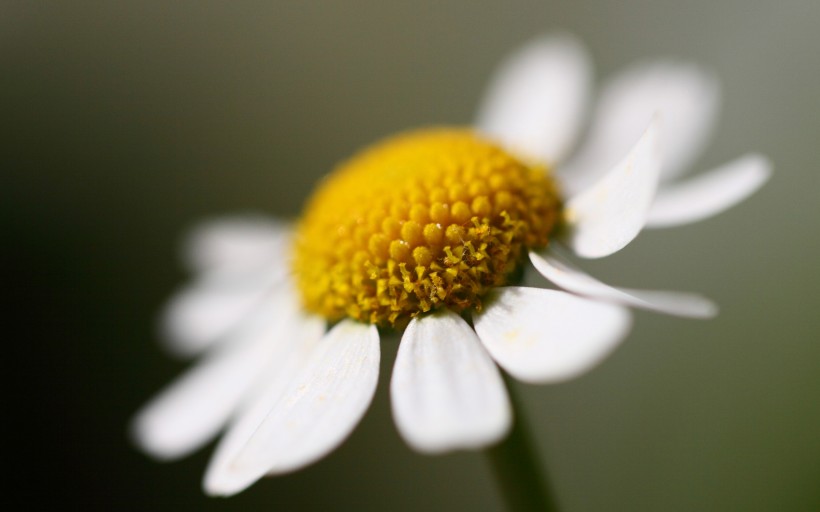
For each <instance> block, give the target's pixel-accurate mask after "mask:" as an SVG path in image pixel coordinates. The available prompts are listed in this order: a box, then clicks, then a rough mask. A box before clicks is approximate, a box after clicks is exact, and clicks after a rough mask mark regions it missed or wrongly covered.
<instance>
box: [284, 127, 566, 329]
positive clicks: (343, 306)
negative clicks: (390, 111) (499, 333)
mask: <svg viewBox="0 0 820 512" xmlns="http://www.w3.org/2000/svg"><path fill="white" fill-rule="evenodd" d="M559 211H560V201H559V198H558V194H557V192H556V187H555V183H554V182H553V180H552V179H551V178H550V177H549V175H548V173H547V169H545V168H540V167H532V166H527V165H525V164H524V163H522V162H521V161H519V160H518V159H516V158H515V157H514V156H512V155H510V154H509V153H507V152H505V151H504V150H503V149H501V148H499V147H498V146H497V145H495V144H493V143H491V142H488V141H486V140H484V139H482V138H480V137H479V136H478V135H477V134H475V133H474V132H472V131H469V130H466V129H435V130H423V131H417V132H410V133H406V134H402V135H398V136H396V137H393V138H389V139H387V140H385V141H382V142H379V143H377V144H375V145H374V146H372V147H370V148H368V149H366V150H364V151H362V152H360V153H359V154H357V155H355V156H354V157H353V158H351V159H350V160H348V161H347V162H344V163H342V164H341V165H340V166H339V167H338V168H337V169H336V170H335V171H334V172H333V173H332V174H330V175H329V176H328V177H327V178H326V179H325V180H324V181H323V182H322V183H321V184H320V186H319V188H318V190H317V191H316V192H315V194H314V195H313V197H312V198H311V200H310V201H309V202H308V205H307V208H306V210H305V214H304V216H303V218H302V220H301V222H300V224H299V226H298V229H297V236H296V244H295V257H294V261H293V265H294V272H295V276H296V281H297V283H298V288H299V290H300V291H301V295H302V300H303V303H304V305H305V307H306V308H307V309H308V310H310V311H313V312H315V313H318V314H320V315H322V316H324V317H326V318H327V319H329V320H331V321H333V320H338V319H341V318H343V317H345V316H347V317H351V318H354V319H356V320H361V321H364V322H370V323H373V324H377V325H382V326H386V325H392V326H397V327H401V326H403V325H405V324H406V323H407V322H408V321H409V320H410V319H411V318H413V317H415V316H417V315H419V314H421V313H424V312H427V311H431V310H434V309H437V308H442V307H447V308H450V309H452V310H454V311H457V312H461V311H462V310H464V309H466V308H474V309H477V310H480V309H481V297H482V296H483V295H484V294H485V293H486V292H487V291H488V290H489V289H490V288H492V287H494V286H499V285H502V284H504V283H505V282H506V281H507V279H508V277H509V276H510V274H511V273H512V272H513V271H514V270H515V269H516V266H517V264H518V263H519V262H520V261H521V258H522V256H523V254H524V252H525V251H524V249H526V248H536V247H543V246H545V245H546V244H547V242H548V235H549V234H550V232H551V231H552V229H553V227H554V226H555V224H556V219H557V218H558V214H559Z"/></svg>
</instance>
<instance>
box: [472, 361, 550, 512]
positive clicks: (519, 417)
mask: <svg viewBox="0 0 820 512" xmlns="http://www.w3.org/2000/svg"><path fill="white" fill-rule="evenodd" d="M504 380H505V381H506V384H507V389H508V390H509V395H510V403H511V405H512V409H513V425H512V428H511V429H510V433H509V435H508V436H507V437H506V438H505V439H504V440H502V441H501V442H500V443H498V444H496V445H494V446H490V447H489V448H487V449H486V450H485V452H484V453H485V454H486V456H487V460H488V461H489V463H490V466H491V468H492V472H493V475H494V477H495V480H496V482H497V485H498V488H499V491H500V492H501V494H502V495H503V497H504V502H505V503H506V505H507V508H508V509H509V510H511V511H515V512H518V511H533V510H539V511H550V512H557V510H558V507H557V505H556V503H555V500H554V497H553V494H552V490H551V489H550V486H549V482H548V481H547V473H546V472H545V471H544V469H543V468H542V466H541V464H540V462H539V459H538V454H537V453H536V450H535V445H534V443H533V439H532V436H531V435H530V432H529V429H528V428H527V425H526V418H525V417H524V414H523V411H522V407H521V402H520V400H519V399H518V397H517V396H516V392H515V388H514V385H513V383H512V382H511V379H510V378H509V376H507V375H506V373H505V374H504Z"/></svg>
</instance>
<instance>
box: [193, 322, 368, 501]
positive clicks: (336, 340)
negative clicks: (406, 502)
mask: <svg viewBox="0 0 820 512" xmlns="http://www.w3.org/2000/svg"><path fill="white" fill-rule="evenodd" d="M378 373H379V335H378V331H377V330H376V328H375V327H374V326H372V325H371V326H366V325H362V324H358V323H355V322H353V321H350V320H343V321H342V322H340V323H339V324H337V325H336V326H335V327H334V328H333V329H331V330H330V331H329V332H328V333H327V335H325V337H324V338H323V339H322V340H321V341H319V342H318V343H317V344H316V346H315V349H314V350H312V351H311V352H310V354H309V355H308V357H307V361H306V362H305V363H304V366H303V367H302V368H301V370H299V371H297V372H296V375H295V376H294V377H293V378H290V379H288V382H287V384H286V385H285V386H284V387H283V390H282V392H281V393H279V394H277V393H275V392H273V393H262V394H261V397H260V400H262V403H261V404H256V405H252V406H251V407H250V409H249V411H251V412H250V413H249V416H250V417H251V418H250V419H259V415H258V411H259V410H267V413H265V414H264V416H262V417H261V421H260V422H259V423H257V424H256V427H255V428H249V426H248V425H249V424H248V420H245V419H240V420H239V421H238V422H237V424H236V425H234V426H232V427H231V431H230V432H229V433H228V435H227V436H226V438H225V440H224V441H223V443H222V444H223V445H224V446H226V447H227V448H232V449H233V450H232V451H231V452H230V453H228V452H226V451H224V450H223V449H222V446H220V450H219V452H218V453H217V455H216V456H215V458H214V463H212V464H211V465H210V466H209V468H208V472H207V474H206V477H205V489H206V491H207V492H208V493H210V494H216V495H231V494H235V493H237V492H239V491H242V490H243V489H245V488H246V487H248V486H249V485H251V484H252V483H253V482H255V481H256V480H258V479H259V478H260V477H262V476H264V475H265V474H280V473H286V472H290V471H295V470H297V469H300V468H302V467H304V466H306V465H308V464H311V463H313V462H315V461H316V460H318V459H320V458H321V457H323V456H325V455H327V454H328V453H329V452H330V451H332V450H333V449H334V448H336V447H337V446H338V445H339V444H341V442H342V441H343V440H344V439H345V438H346V437H347V436H348V435H349V434H350V432H351V431H352V430H353V428H354V427H355V426H356V424H357V423H358V422H359V420H360V419H361V418H362V416H363V415H364V413H365V411H366V410H367V407H368V406H369V405H370V401H371V399H372V398H373V393H374V392H375V390H376V382H377V380H378ZM272 378H273V379H276V377H275V376H272ZM274 387H276V386H275V385H274ZM237 432H238V434H244V435H249V437H245V438H244V442H242V440H241V439H240V438H238V437H237Z"/></svg>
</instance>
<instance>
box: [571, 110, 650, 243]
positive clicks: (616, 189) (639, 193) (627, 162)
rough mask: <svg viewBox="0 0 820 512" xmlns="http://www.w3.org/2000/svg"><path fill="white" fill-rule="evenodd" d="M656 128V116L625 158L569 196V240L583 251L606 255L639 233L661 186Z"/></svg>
mask: <svg viewBox="0 0 820 512" xmlns="http://www.w3.org/2000/svg"><path fill="white" fill-rule="evenodd" d="M658 132H659V123H658V120H657V119H653V121H652V123H651V124H650V125H649V128H648V129H647V130H646V131H645V132H644V134H643V136H642V137H641V138H640V140H639V141H638V143H637V144H635V146H634V147H633V148H632V150H631V151H630V152H629V154H627V156H626V158H624V159H623V160H622V161H621V162H620V163H618V165H616V166H615V167H614V168H612V169H611V170H610V171H609V173H608V174H607V175H606V176H604V177H603V178H601V179H600V180H599V181H598V182H597V183H595V184H594V185H592V186H591V187H589V188H588V189H586V190H584V191H583V192H581V193H580V194H578V195H576V196H574V197H572V198H571V199H570V200H569V201H567V203H566V207H565V209H564V215H565V220H566V227H567V230H566V233H565V242H566V244H567V245H568V246H569V247H570V248H572V250H573V251H575V253H576V254H578V255H579V256H582V257H584V258H601V257H603V256H608V255H610V254H612V253H614V252H617V251H619V250H621V249H622V248H624V246H626V245H627V244H628V243H629V242H631V241H632V239H634V238H635V237H636V236H637V235H638V233H640V231H641V229H642V228H643V226H644V223H645V222H646V215H647V212H648V211H649V207H650V206H651V204H652V200H653V199H654V197H655V190H656V189H657V186H658V170H659V166H660V154H659V151H658Z"/></svg>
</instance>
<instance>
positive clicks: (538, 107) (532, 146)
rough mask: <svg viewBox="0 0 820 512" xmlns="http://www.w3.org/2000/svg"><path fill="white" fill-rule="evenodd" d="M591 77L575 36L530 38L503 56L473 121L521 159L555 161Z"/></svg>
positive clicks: (570, 138)
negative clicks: (501, 63)
mask: <svg viewBox="0 0 820 512" xmlns="http://www.w3.org/2000/svg"><path fill="white" fill-rule="evenodd" d="M591 78H592V66H591V65H590V58H589V56H588V55H587V52H586V49H585V48H584V47H583V45H582V44H581V43H580V42H578V41H577V40H576V39H575V38H573V37H571V36H569V35H565V34H557V35H552V36H546V37H542V38H539V39H536V40H534V41H532V42H530V43H529V44H527V45H526V46H524V47H523V48H521V49H520V50H518V51H517V52H516V53H514V54H513V55H511V56H510V57H509V58H508V59H507V60H506V61H504V63H503V65H502V66H501V67H500V69H499V70H498V72H497V74H496V76H495V79H494V80H493V81H492V82H491V84H490V87H489V89H488V91H487V93H486V95H485V98H484V101H483V103H482V105H481V108H480V110H479V115H478V122H477V126H478V128H479V129H480V130H481V131H482V132H484V133H485V134H486V135H489V136H491V137H493V138H494V139H496V140H498V141H499V142H501V143H502V144H503V145H504V146H505V147H507V148H508V149H510V150H512V151H514V152H516V153H518V154H520V155H521V156H523V157H524V158H527V159H535V160H539V161H543V162H547V163H549V164H555V163H557V162H558V161H560V160H562V159H563V158H564V157H565V156H566V153H567V152H568V151H569V150H570V149H571V148H572V145H573V144H574V142H575V140H576V137H577V134H578V131H579V129H580V127H581V124H582V121H583V117H584V116H583V114H584V108H585V106H586V104H587V103H588V98H589V91H590V82H591Z"/></svg>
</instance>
